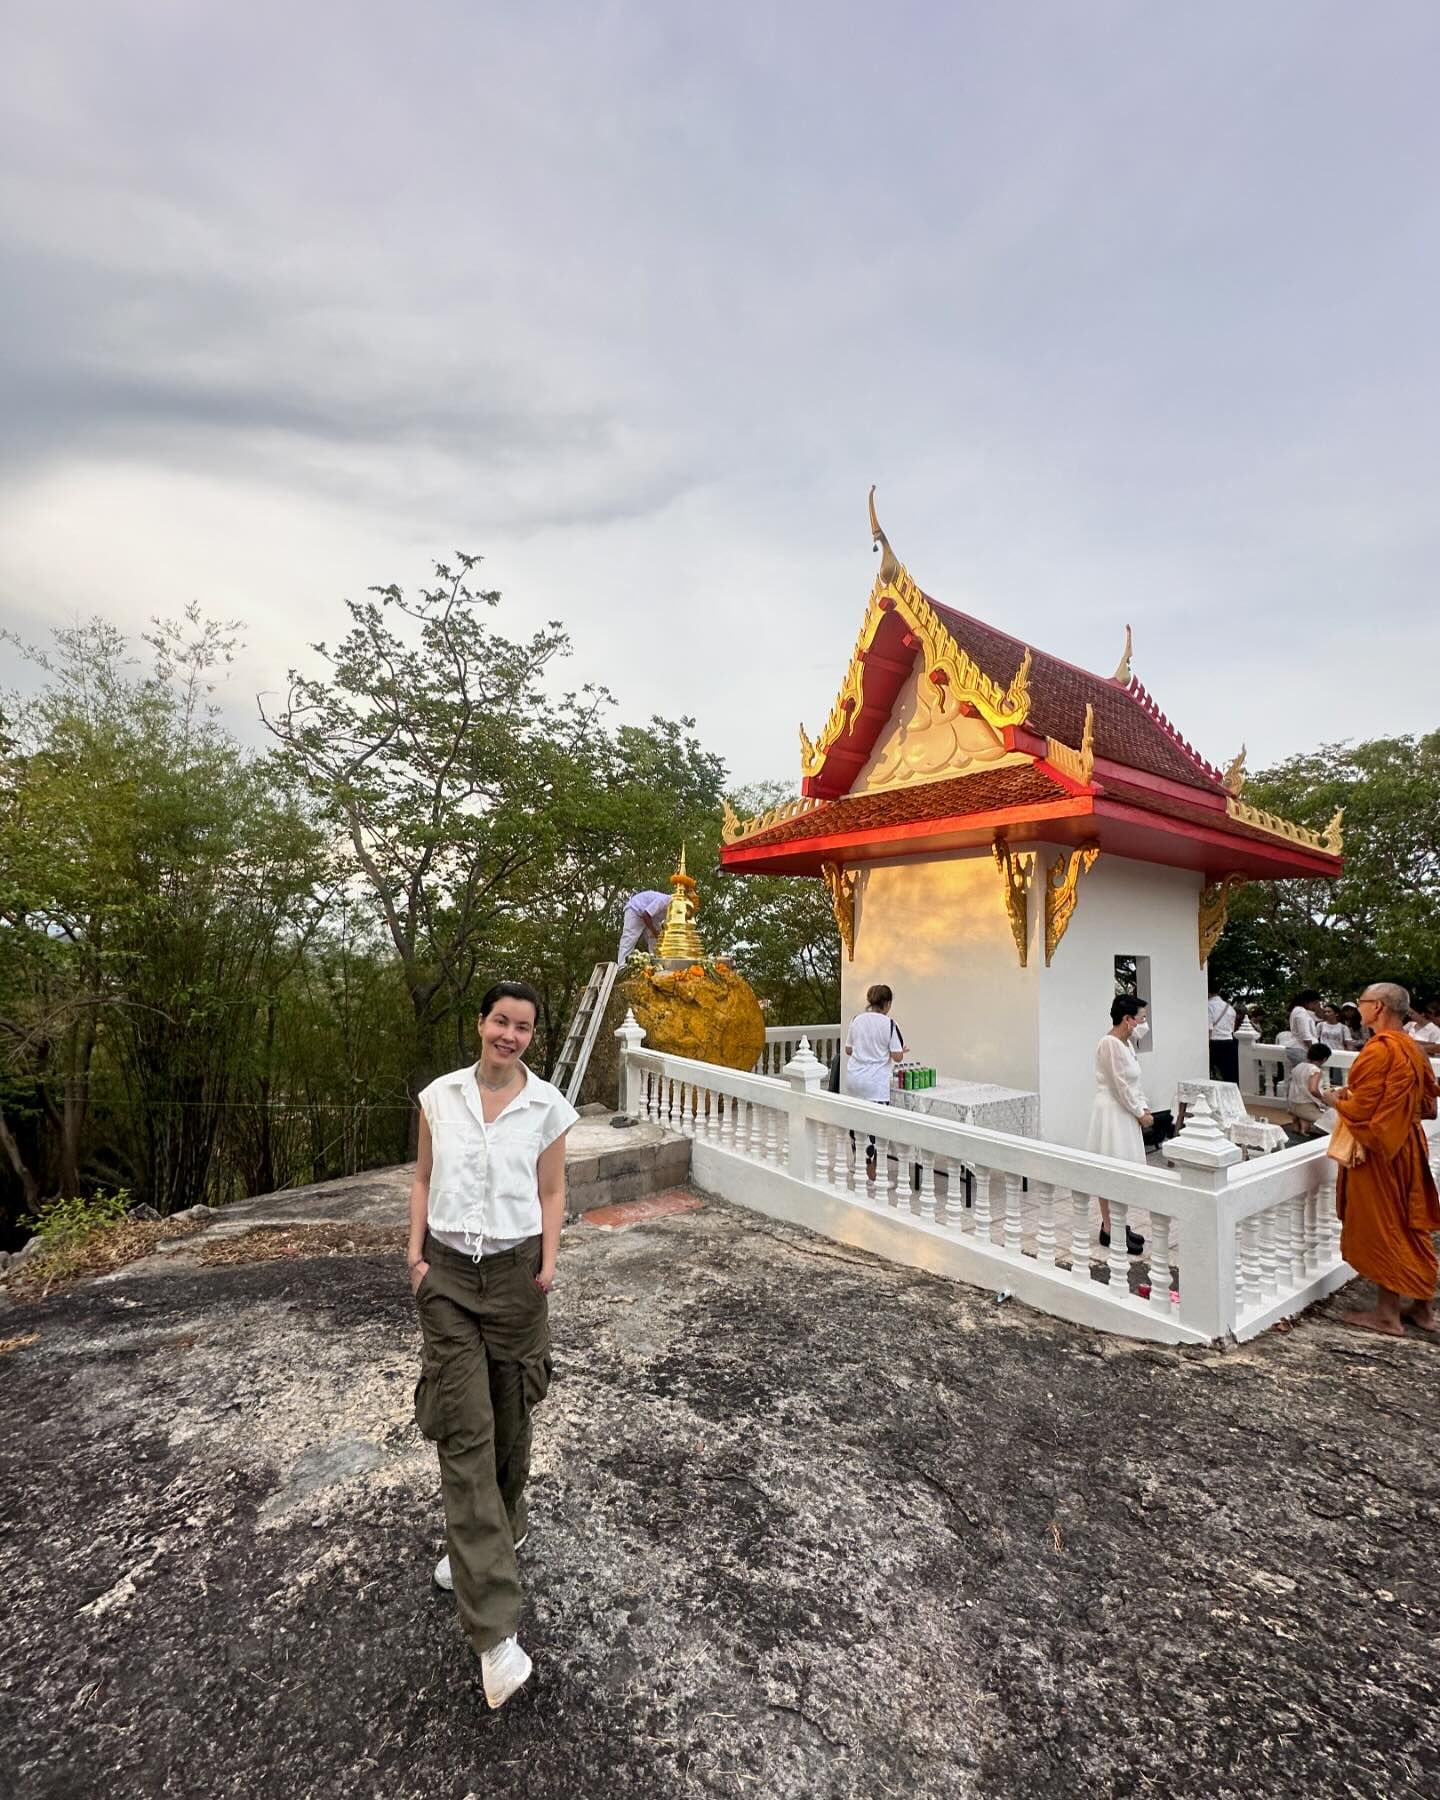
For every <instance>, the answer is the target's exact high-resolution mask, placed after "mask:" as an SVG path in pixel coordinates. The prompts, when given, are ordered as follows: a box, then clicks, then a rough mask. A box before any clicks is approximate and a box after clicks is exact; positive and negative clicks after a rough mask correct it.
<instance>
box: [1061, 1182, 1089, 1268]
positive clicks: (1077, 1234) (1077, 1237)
mask: <svg viewBox="0 0 1440 1800" xmlns="http://www.w3.org/2000/svg"><path fill="white" fill-rule="evenodd" d="M1060 1191H1061V1192H1063V1191H1064V1190H1063V1189H1062V1190H1060ZM1070 1279H1071V1280H1072V1281H1089V1280H1090V1279H1091V1275H1090V1196H1089V1195H1088V1194H1074V1193H1072V1194H1071V1196H1070Z"/></svg>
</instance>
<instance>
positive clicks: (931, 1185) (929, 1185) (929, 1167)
mask: <svg viewBox="0 0 1440 1800" xmlns="http://www.w3.org/2000/svg"><path fill="white" fill-rule="evenodd" d="M915 1210H916V1211H917V1212H918V1213H919V1214H920V1217H921V1218H922V1219H933V1220H934V1221H935V1223H936V1224H937V1225H943V1224H944V1223H945V1214H944V1208H943V1207H941V1206H940V1205H939V1202H938V1199H937V1196H936V1188H935V1157H934V1155H933V1153H932V1152H931V1151H929V1150H922V1151H921V1152H920V1192H919V1194H918V1196H917V1197H916V1205H915Z"/></svg>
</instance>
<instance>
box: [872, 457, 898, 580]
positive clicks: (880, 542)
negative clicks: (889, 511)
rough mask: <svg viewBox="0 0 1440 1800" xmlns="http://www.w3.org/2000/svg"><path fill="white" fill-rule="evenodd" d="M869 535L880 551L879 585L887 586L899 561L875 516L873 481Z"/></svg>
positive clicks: (893, 577) (896, 570) (896, 572)
mask: <svg viewBox="0 0 1440 1800" xmlns="http://www.w3.org/2000/svg"><path fill="white" fill-rule="evenodd" d="M870 535H871V537H872V538H874V540H875V548H876V549H877V550H879V551H880V582H881V585H882V586H883V587H889V585H890V583H891V582H892V581H893V580H894V579H895V577H896V576H897V575H898V574H899V573H900V561H899V558H898V557H897V556H896V555H895V552H894V551H893V550H892V549H891V548H890V540H889V538H887V537H886V535H885V533H884V532H883V531H882V530H881V529H880V521H879V519H878V518H877V517H876V516H875V487H874V483H873V482H872V483H871V487H870Z"/></svg>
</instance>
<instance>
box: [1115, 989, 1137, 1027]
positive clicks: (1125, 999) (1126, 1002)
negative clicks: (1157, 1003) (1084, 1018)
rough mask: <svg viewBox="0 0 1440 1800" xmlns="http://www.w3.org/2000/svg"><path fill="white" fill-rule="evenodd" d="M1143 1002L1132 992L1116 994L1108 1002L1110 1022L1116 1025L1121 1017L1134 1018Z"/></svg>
mask: <svg viewBox="0 0 1440 1800" xmlns="http://www.w3.org/2000/svg"><path fill="white" fill-rule="evenodd" d="M1144 1004H1145V1002H1144V1001H1143V1000H1140V999H1137V998H1136V996H1135V995H1134V994H1117V995H1116V996H1115V998H1114V999H1113V1000H1112V1001H1111V1002H1110V1023H1111V1024H1112V1025H1118V1024H1119V1023H1120V1021H1121V1020H1122V1019H1133V1018H1136V1017H1137V1016H1138V1015H1139V1012H1140V1008H1141V1007H1142V1006H1144Z"/></svg>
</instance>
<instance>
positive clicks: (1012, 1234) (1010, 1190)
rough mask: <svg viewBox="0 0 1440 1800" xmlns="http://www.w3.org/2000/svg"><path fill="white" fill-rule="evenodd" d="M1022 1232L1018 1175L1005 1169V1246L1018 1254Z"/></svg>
mask: <svg viewBox="0 0 1440 1800" xmlns="http://www.w3.org/2000/svg"><path fill="white" fill-rule="evenodd" d="M1023 1241H1024V1232H1023V1227H1022V1222H1021V1218H1020V1177H1019V1176H1018V1175H1012V1174H1011V1173H1010V1171H1009V1170H1008V1169H1007V1170H1006V1171H1005V1248H1006V1249H1007V1250H1013V1251H1014V1253H1015V1254H1016V1256H1018V1255H1019V1254H1020V1246H1021V1244H1022V1243H1023Z"/></svg>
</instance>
